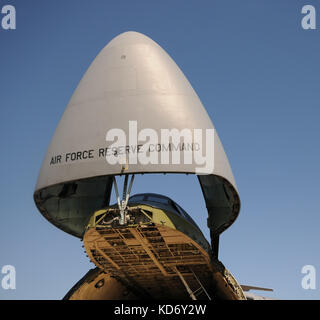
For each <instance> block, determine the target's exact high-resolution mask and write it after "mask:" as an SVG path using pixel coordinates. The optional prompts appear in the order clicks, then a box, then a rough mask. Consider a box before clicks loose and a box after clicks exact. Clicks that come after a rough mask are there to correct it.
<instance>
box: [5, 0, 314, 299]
mask: <svg viewBox="0 0 320 320" xmlns="http://www.w3.org/2000/svg"><path fill="white" fill-rule="evenodd" d="M5 4H14V5H15V7H16V10H17V25H16V27H17V29H16V30H14V31H4V30H2V29H0V170H1V171H0V177H1V178H0V188H1V189H0V190H1V193H0V210H1V212H0V225H1V233H0V268H2V266H3V265H7V264H11V265H13V266H15V267H16V272H17V284H16V285H17V288H16V290H11V291H10V290H4V289H2V288H1V286H0V299H61V298H62V297H63V296H64V295H65V293H66V292H67V291H68V290H69V289H70V288H71V287H72V286H73V285H74V284H75V282H77V281H78V280H79V279H80V278H81V277H82V276H83V275H84V274H85V273H86V272H87V271H88V270H89V269H90V268H91V267H93V265H92V264H91V263H90V262H89V261H88V258H87V257H86V256H85V254H84V253H83V249H82V248H81V243H80V241H79V239H78V238H75V237H72V236H70V235H68V234H66V233H64V232H62V231H60V230H58V229H57V228H55V227H54V226H52V225H51V224H49V223H48V222H47V221H46V220H45V219H44V218H43V217H42V216H41V215H40V213H39V212H38V211H37V209H36V207H35V205H34V202H33V197H32V196H33V191H34V186H35V182H36V179H37V175H38V172H39V168H40V165H41V162H42V158H43V156H44V154H45V152H46V149H47V146H48V144H49V142H50V140H51V137H52V135H53V133H54V130H55V127H56V125H57V123H58V121H59V119H60V117H61V115H62V113H63V111H64V108H65V107H66V105H67V103H68V101H69V99H70V97H71V95H72V93H73V91H74V89H75V88H76V86H77V84H78V82H79V81H80V79H81V77H82V75H83V74H84V72H85V71H86V69H87V68H88V67H89V65H90V63H91V62H92V60H93V59H94V58H95V56H96V55H97V54H98V53H99V51H100V50H101V49H102V48H103V47H104V46H105V45H106V44H107V43H108V42H109V41H110V40H111V39H112V38H114V37H115V36H116V35H118V34H120V33H122V32H124V31H129V30H134V31H138V32H141V33H144V34H146V35H147V36H149V37H151V38H152V39H153V40H155V41H156V42H157V43H158V44H159V45H160V46H162V47H163V48H164V49H165V50H166V51H167V52H168V53H169V55H170V56H171V57H172V58H173V59H174V60H175V61H176V63H177V64H178V65H179V66H180V68H181V69H182V70H183V72H184V73H185V75H186V76H187V78H188V79H189V81H190V82H191V84H192V86H193V87H194V89H195V90H196V92H197V93H198V95H199V97H200V99H201V100H202V103H203V105H204V106H205V108H206V109H207V111H208V113H209V115H210V117H211V119H212V121H213V123H214V125H215V127H216V129H217V131H218V133H219V136H220V138H221V141H222V143H223V145H224V148H225V150H226V153H227V155H228V157H229V161H230V163H231V167H232V169H233V173H234V176H235V179H236V182H237V185H238V189H239V193H240V197H241V202H242V207H241V212H240V215H239V217H238V220H237V221H236V222H235V223H234V225H233V226H232V227H231V228H230V229H228V230H227V231H226V232H225V233H224V234H223V235H222V237H221V247H220V259H221V260H222V262H223V263H224V264H225V265H226V267H227V268H228V269H229V270H230V271H231V272H232V273H233V274H234V276H235V277H236V278H237V279H238V281H239V282H240V283H241V284H249V285H257V286H266V287H271V288H274V290H275V291H274V293H272V294H269V296H273V297H276V298H280V299H319V298H320V280H319V281H318V278H317V282H316V285H317V287H316V290H303V289H302V287H301V279H302V277H303V275H302V274H301V268H302V267H303V266H304V265H306V264H311V265H314V266H315V268H316V271H317V272H318V273H319V275H320V253H319V243H320V241H319V240H320V234H319V226H320V206H319V199H320V196H319V191H320V190H319V180H320V174H319V163H320V161H319V160H320V151H319V139H320V134H319V117H320V81H319V80H320V2H319V1H313V0H308V1H306V0H305V1H298V0H296V1H295V0H259V1H258V0H243V1H238V0H233V1H229V0H210V1H204V0H202V1H195V0H190V1H186V0H170V1H167V0H162V1H150V0H147V1H142V0H123V1H115V0H113V1H105V0H90V1H89V0H86V1H84V0H68V1H62V0H54V1H53V0H51V1H48V0H46V1H44V0H17V1H11V0H0V8H1V7H2V6H3V5H5ZM305 4H313V5H314V6H315V8H316V9H317V18H318V21H317V24H318V25H317V29H316V30H303V29H302V28H301V24H300V22H301V18H302V14H301V8H302V6H303V5H305ZM1 17H2V16H1ZM152 181H153V180H152V179H151V177H147V176H143V177H137V179H136V181H135V184H134V189H133V192H144V191H152V192H159V193H164V194H166V195H169V196H171V197H172V198H173V199H175V200H176V201H177V202H178V203H179V204H181V206H182V207H184V208H185V209H186V211H188V212H189V213H190V214H191V215H192V216H193V217H194V219H195V220H196V222H197V223H198V224H199V225H200V227H201V228H202V230H203V232H204V233H205V235H206V236H207V237H208V231H207V228H206V218H207V213H206V209H205V205H204V200H203V197H202V194H201V190H200V186H199V184H198V182H197V180H196V178H195V177H192V176H188V177H186V176H179V177H178V178H177V177H170V176H168V175H167V176H159V177H158V183H157V185H156V186H155V184H154V183H152ZM191 195H192V197H191ZM194 199H196V201H195V200H194ZM317 275H318V274H317ZM2 276H3V275H1V274H0V280H1V278H2Z"/></svg>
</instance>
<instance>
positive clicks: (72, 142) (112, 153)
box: [35, 32, 239, 236]
mask: <svg viewBox="0 0 320 320" xmlns="http://www.w3.org/2000/svg"><path fill="white" fill-rule="evenodd" d="M172 130H175V131H172ZM199 130H200V131H199ZM186 131H187V132H189V133H191V140H188V141H187V142H186V140H180V138H179V134H183V133H186ZM168 132H169V134H172V136H171V137H169V140H166V139H165V137H166V134H167V133H168ZM174 132H178V137H177V135H176V134H175V133H174ZM199 132H201V134H200V136H201V137H202V140H201V139H199ZM206 132H208V135H206ZM210 134H211V135H210ZM187 136H188V134H187ZM188 137H189V136H188ZM183 141H185V143H183ZM201 142H202V143H201ZM199 150H200V151H199ZM174 152H180V156H179V157H178V158H175V160H173V158H174V157H173V153H174ZM199 152H201V154H200V153H199ZM176 154H177V153H176ZM201 155H202V157H201ZM152 172H169V173H170V172H175V173H179V172H181V173H195V174H201V175H199V180H200V183H201V186H202V189H203V192H204V196H205V199H206V202H207V207H208V210H209V218H210V219H209V220H210V221H211V220H212V219H211V217H210V210H212V209H213V208H217V207H220V208H222V209H221V210H220V211H219V210H218V211H219V212H220V213H219V212H218V213H217V214H216V219H214V220H215V221H211V222H209V226H211V228H213V229H214V230H215V231H217V232H218V233H220V232H222V231H223V230H224V229H225V228H226V227H228V226H229V225H230V224H231V223H232V221H233V220H234V219H235V218H236V216H237V215H238V212H239V198H238V194H237V191H236V186H235V182H234V178H233V175H232V172H231V169H230V166H229V162H228V159H227V157H226V155H225V152H224V150H223V147H222V145H221V142H220V140H219V138H218V136H217V134H216V132H215V131H214V127H213V124H212V122H211V120H210V118H209V117H208V114H207V112H206V111H205V109H204V108H203V106H202V104H201V102H200V100H199V98H198V96H197V94H196V93H195V91H194V90H193V88H192V87H191V85H190V83H189V82H188V80H187V79H186V77H185V76H184V75H183V73H182V72H181V70H180V69H179V67H178V66H177V65H176V64H175V62H174V61H173V60H172V59H171V58H170V57H169V56H168V54H167V53H166V52H165V51H164V50H163V49H162V48H161V47H160V46H159V45H158V44H156V43H155V42H154V41H152V40H151V39H150V38H148V37H146V36H144V35H142V34H140V33H137V32H126V33H123V34H121V35H119V36H117V37H116V38H114V39H113V40H112V41H111V42H110V43H109V44H108V45H107V46H106V47H105V48H104V49H103V50H102V51H101V52H100V53H99V55H98V56H97V57H96V58H95V60H94V61H93V62H92V64H91V66H90V67H89V69H88V70H87V72H86V73H85V75H84V76H83V78H82V79H81V81H80V83H79V85H78V87H77V89H76V90H75V92H74V94H73V96H72V98H71V100H70V102H69V104H68V106H67V108H66V110H65V112H64V114H63V116H62V118H61V120H60V123H59V125H58V127H57V129H56V131H55V134H54V136H53V138H52V141H51V144H50V146H49V148H48V151H47V154H46V156H45V158H44V161H43V164H42V167H41V170H40V174H39V177H38V181H37V185H36V191H35V201H36V204H37V206H38V208H39V210H40V211H41V212H42V213H43V214H44V215H45V216H46V217H47V218H48V219H49V220H50V221H51V222H53V223H54V224H55V225H57V226H58V227H60V228H61V229H63V230H65V231H67V232H70V233H72V234H74V235H78V236H80V235H81V232H82V231H81V230H82V225H83V224H84V221H85V220H86V218H87V217H88V216H89V215H90V214H92V212H93V211H92V210H95V209H98V208H99V207H101V206H103V205H106V204H107V203H108V201H109V199H108V197H106V196H105V192H106V190H107V191H108V190H109V191H110V188H111V184H110V183H111V182H110V179H109V177H110V176H111V175H117V174H121V173H152ZM106 186H107V187H106ZM88 211H90V212H88ZM221 219H222V220H221Z"/></svg>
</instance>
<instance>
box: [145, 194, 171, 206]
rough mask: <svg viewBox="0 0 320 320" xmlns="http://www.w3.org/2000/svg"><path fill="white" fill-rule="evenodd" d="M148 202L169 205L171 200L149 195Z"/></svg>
mask: <svg viewBox="0 0 320 320" xmlns="http://www.w3.org/2000/svg"><path fill="white" fill-rule="evenodd" d="M147 200H148V201H152V202H158V203H163V204H169V199H167V198H164V197H157V196H155V195H148V196H147Z"/></svg>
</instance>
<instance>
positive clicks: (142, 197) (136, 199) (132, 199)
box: [130, 194, 144, 202]
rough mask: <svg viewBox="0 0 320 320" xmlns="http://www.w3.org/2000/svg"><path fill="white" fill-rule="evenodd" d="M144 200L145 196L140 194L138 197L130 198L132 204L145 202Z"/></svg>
mask: <svg viewBox="0 0 320 320" xmlns="http://www.w3.org/2000/svg"><path fill="white" fill-rule="evenodd" d="M143 199H144V194H138V195H136V196H132V197H131V198H130V202H139V201H143Z"/></svg>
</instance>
